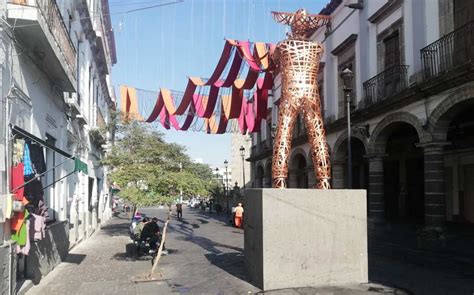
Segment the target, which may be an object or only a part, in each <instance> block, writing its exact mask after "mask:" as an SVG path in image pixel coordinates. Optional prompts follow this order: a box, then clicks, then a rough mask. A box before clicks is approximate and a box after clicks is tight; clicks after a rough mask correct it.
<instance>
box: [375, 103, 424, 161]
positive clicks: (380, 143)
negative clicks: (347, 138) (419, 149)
mask: <svg viewBox="0 0 474 295" xmlns="http://www.w3.org/2000/svg"><path fill="white" fill-rule="evenodd" d="M393 123H407V124H409V125H410V126H412V127H413V128H415V130H416V132H417V134H418V139H419V142H420V143H424V142H430V141H431V134H430V133H429V132H426V131H425V130H424V129H423V127H422V124H421V122H420V120H419V119H418V118H417V117H416V116H415V115H413V114H410V113H408V112H397V113H393V114H390V115H388V116H387V117H385V118H384V119H383V120H382V121H380V122H379V123H378V124H377V126H376V127H375V129H374V131H373V132H372V133H371V135H370V141H369V145H368V154H377V153H381V154H383V153H384V152H385V145H386V142H387V137H388V135H389V134H388V133H387V129H386V127H387V126H389V125H391V124H393Z"/></svg>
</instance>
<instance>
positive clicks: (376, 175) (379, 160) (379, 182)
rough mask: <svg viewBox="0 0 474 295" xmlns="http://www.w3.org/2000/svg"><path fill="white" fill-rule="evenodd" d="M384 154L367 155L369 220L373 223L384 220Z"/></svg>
mask: <svg viewBox="0 0 474 295" xmlns="http://www.w3.org/2000/svg"><path fill="white" fill-rule="evenodd" d="M384 156H385V155H384V154H373V155H367V158H368V160H369V190H368V197H369V204H368V207H369V208H368V209H369V220H370V221H371V222H373V223H380V222H383V221H385V202H384V174H383V157H384Z"/></svg>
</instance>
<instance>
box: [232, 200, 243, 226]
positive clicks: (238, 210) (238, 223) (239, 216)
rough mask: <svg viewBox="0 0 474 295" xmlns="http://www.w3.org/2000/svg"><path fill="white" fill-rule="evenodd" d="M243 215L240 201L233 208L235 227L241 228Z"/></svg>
mask: <svg viewBox="0 0 474 295" xmlns="http://www.w3.org/2000/svg"><path fill="white" fill-rule="evenodd" d="M243 217H244V208H243V207H242V203H239V205H237V207H236V208H235V219H234V223H235V227H237V228H241V227H242V219H243Z"/></svg>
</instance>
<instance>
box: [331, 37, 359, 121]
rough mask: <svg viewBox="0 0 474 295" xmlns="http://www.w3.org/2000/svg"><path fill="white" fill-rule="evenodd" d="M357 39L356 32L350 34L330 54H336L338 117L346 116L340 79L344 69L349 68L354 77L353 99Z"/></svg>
mask: <svg viewBox="0 0 474 295" xmlns="http://www.w3.org/2000/svg"><path fill="white" fill-rule="evenodd" d="M356 40H357V35H356V34H351V35H350V36H348V37H347V38H346V40H344V41H342V42H341V44H339V45H338V46H337V47H336V48H335V49H334V50H333V51H331V54H332V55H335V56H337V81H338V83H337V88H338V93H337V108H338V111H337V113H338V118H342V117H345V116H346V98H345V96H344V83H343V81H342V79H341V75H340V73H341V72H342V71H343V70H344V69H345V68H349V69H350V70H351V71H352V72H353V73H354V78H353V79H352V89H353V91H352V97H351V99H352V101H354V97H355V93H356V87H355V81H356V80H357V78H356V75H357V71H356V63H355V42H356Z"/></svg>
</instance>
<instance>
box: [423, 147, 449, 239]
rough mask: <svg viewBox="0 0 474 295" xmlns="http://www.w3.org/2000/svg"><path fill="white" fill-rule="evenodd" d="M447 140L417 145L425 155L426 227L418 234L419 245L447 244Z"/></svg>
mask: <svg viewBox="0 0 474 295" xmlns="http://www.w3.org/2000/svg"><path fill="white" fill-rule="evenodd" d="M445 145H447V143H445V142H430V143H425V144H420V145H417V146H418V147H421V148H423V157H424V178H425V180H424V181H425V195H424V209H425V214H424V215H425V216H424V219H425V220H424V221H425V224H424V227H423V229H422V230H421V232H420V233H419V234H418V246H420V247H442V246H444V245H445V244H446V236H445V223H446V190H445V178H444V146H445Z"/></svg>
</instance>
